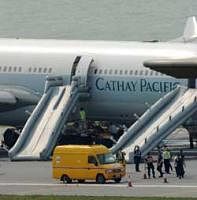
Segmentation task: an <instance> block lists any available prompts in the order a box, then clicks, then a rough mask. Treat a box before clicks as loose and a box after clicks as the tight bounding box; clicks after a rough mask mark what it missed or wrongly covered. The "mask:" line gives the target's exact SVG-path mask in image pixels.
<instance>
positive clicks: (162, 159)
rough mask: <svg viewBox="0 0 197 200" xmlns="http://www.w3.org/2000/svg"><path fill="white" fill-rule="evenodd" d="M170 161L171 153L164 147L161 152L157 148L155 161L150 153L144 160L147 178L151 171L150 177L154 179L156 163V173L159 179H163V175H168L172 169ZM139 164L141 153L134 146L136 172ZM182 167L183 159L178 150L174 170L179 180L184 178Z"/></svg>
mask: <svg viewBox="0 0 197 200" xmlns="http://www.w3.org/2000/svg"><path fill="white" fill-rule="evenodd" d="M171 159H172V155H171V152H170V151H169V149H168V147H166V146H165V147H164V149H163V151H162V149H161V148H158V155H157V159H156V160H154V158H153V156H152V155H151V154H150V153H148V154H147V156H146V157H145V159H144V161H145V169H146V168H147V170H148V178H150V177H151V171H152V177H153V178H155V166H154V163H155V162H156V163H157V171H158V172H159V177H163V175H164V173H165V174H170V173H171V171H172V170H173V167H172V165H171ZM140 162H141V151H140V148H139V146H135V148H134V163H135V170H136V172H140V169H139V165H140ZM163 165H164V171H163ZM184 167H185V159H184V155H183V151H182V150H180V152H179V153H177V154H176V156H175V157H174V168H175V171H176V176H177V177H178V178H180V179H181V178H184V174H185V170H184Z"/></svg>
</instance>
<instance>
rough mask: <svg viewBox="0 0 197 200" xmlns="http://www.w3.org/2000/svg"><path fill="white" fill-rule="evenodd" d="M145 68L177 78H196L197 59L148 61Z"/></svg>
mask: <svg viewBox="0 0 197 200" xmlns="http://www.w3.org/2000/svg"><path fill="white" fill-rule="evenodd" d="M143 64H144V66H145V67H147V68H150V69H152V70H155V71H158V72H161V73H163V74H167V75H170V76H173V77H176V78H196V77H197V58H187V59H159V60H147V61H145V62H144V63H143Z"/></svg>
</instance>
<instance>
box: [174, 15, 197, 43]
mask: <svg viewBox="0 0 197 200" xmlns="http://www.w3.org/2000/svg"><path fill="white" fill-rule="evenodd" d="M196 39H197V22H196V17H195V16H192V17H188V19H187V22H186V25H185V28H184V32H183V35H182V36H181V37H179V38H176V39H174V40H172V41H171V42H196Z"/></svg>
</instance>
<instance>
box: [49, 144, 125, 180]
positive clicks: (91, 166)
mask: <svg viewBox="0 0 197 200" xmlns="http://www.w3.org/2000/svg"><path fill="white" fill-rule="evenodd" d="M52 171H53V178H55V179H60V180H61V181H63V182H64V183H71V182H72V180H78V182H80V183H83V182H85V180H96V182H97V183H99V184H103V183H105V181H106V180H114V181H115V182H116V183H119V182H120V181H121V178H122V177H123V176H124V175H125V165H123V164H121V163H119V162H118V161H117V159H116V157H115V156H114V155H112V153H111V152H110V151H109V149H108V148H107V147H105V146H103V145H63V146H57V147H56V148H55V150H54V153H53V158H52Z"/></svg>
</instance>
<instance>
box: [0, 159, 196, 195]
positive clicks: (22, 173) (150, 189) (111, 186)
mask: <svg viewBox="0 0 197 200" xmlns="http://www.w3.org/2000/svg"><path fill="white" fill-rule="evenodd" d="M196 164H197V160H187V161H186V165H187V167H186V175H185V178H184V179H178V178H177V177H176V176H175V172H174V171H173V172H172V174H170V175H168V177H167V179H168V183H164V180H163V179H162V178H156V179H153V178H151V179H143V175H144V171H143V164H142V165H141V170H142V171H141V172H139V173H136V172H134V165H132V164H129V165H127V172H131V183H132V187H128V180H127V177H125V178H124V179H123V180H122V181H121V183H119V184H116V183H114V182H113V181H109V182H107V183H106V184H104V185H98V184H96V183H94V182H86V183H84V184H78V183H77V182H74V183H72V184H66V185H65V184H63V183H61V182H60V181H59V180H54V179H53V178H52V168H51V162H50V161H45V162H36V161H34V162H10V161H9V159H8V158H4V159H3V158H1V161H0V194H1V195H58V196H61V195H66V196H76V195H77V196H122V197H123V196H124V197H127V196H134V197H145V196H148V197H197V185H196V183H197V168H196ZM157 177H158V174H157Z"/></svg>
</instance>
